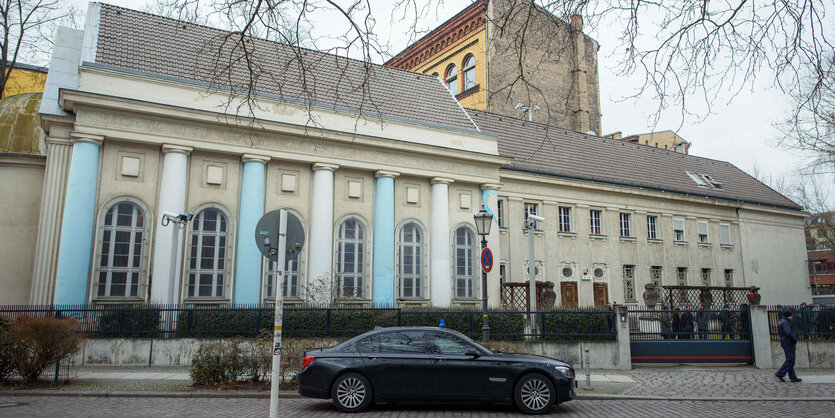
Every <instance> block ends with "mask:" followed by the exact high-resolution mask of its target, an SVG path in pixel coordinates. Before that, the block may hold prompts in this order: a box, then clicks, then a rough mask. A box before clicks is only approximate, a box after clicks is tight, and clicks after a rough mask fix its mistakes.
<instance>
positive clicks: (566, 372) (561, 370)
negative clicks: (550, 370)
mask: <svg viewBox="0 0 835 418" xmlns="http://www.w3.org/2000/svg"><path fill="white" fill-rule="evenodd" d="M554 370H555V371H556V372H557V373H558V374H561V375H563V376H564V377H565V378H567V379H573V378H574V369H572V368H571V367H565V366H557V367H554Z"/></svg>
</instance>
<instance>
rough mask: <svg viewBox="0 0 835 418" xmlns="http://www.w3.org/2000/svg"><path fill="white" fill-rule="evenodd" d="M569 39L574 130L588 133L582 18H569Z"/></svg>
mask: <svg viewBox="0 0 835 418" xmlns="http://www.w3.org/2000/svg"><path fill="white" fill-rule="evenodd" d="M570 36H571V38H572V41H573V42H572V43H573V44H574V69H573V72H574V77H573V80H572V81H573V85H572V86H571V90H572V92H573V95H574V97H573V103H574V106H573V107H574V130H575V131H577V132H588V131H589V129H590V128H589V125H590V124H589V97H588V95H589V91H588V86H587V83H586V77H587V74H586V72H587V70H586V38H585V35H583V18H582V16H580V15H572V16H571V35H570Z"/></svg>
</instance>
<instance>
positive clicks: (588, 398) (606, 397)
mask: <svg viewBox="0 0 835 418" xmlns="http://www.w3.org/2000/svg"><path fill="white" fill-rule="evenodd" d="M574 400H578V401H591V400H598V401H702V402H717V401H721V402H797V401H808V402H819V401H820V402H832V401H835V398H694V397H687V396H684V397H682V396H632V395H605V394H600V395H587V394H580V395H577V396H576V397H575V398H574Z"/></svg>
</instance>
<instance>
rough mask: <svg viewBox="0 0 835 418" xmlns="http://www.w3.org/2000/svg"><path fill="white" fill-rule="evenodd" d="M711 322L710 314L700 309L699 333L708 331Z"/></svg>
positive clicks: (698, 319)
mask: <svg viewBox="0 0 835 418" xmlns="http://www.w3.org/2000/svg"><path fill="white" fill-rule="evenodd" d="M709 322H710V312H708V311H706V310H704V309H699V310H698V311H697V312H696V323H697V324H698V325H699V331H707V325H708V323H709Z"/></svg>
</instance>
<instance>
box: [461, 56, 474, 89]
mask: <svg viewBox="0 0 835 418" xmlns="http://www.w3.org/2000/svg"><path fill="white" fill-rule="evenodd" d="M473 87H475V57H474V56H472V55H467V58H464V91H467V90H469V89H471V88H473Z"/></svg>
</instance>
